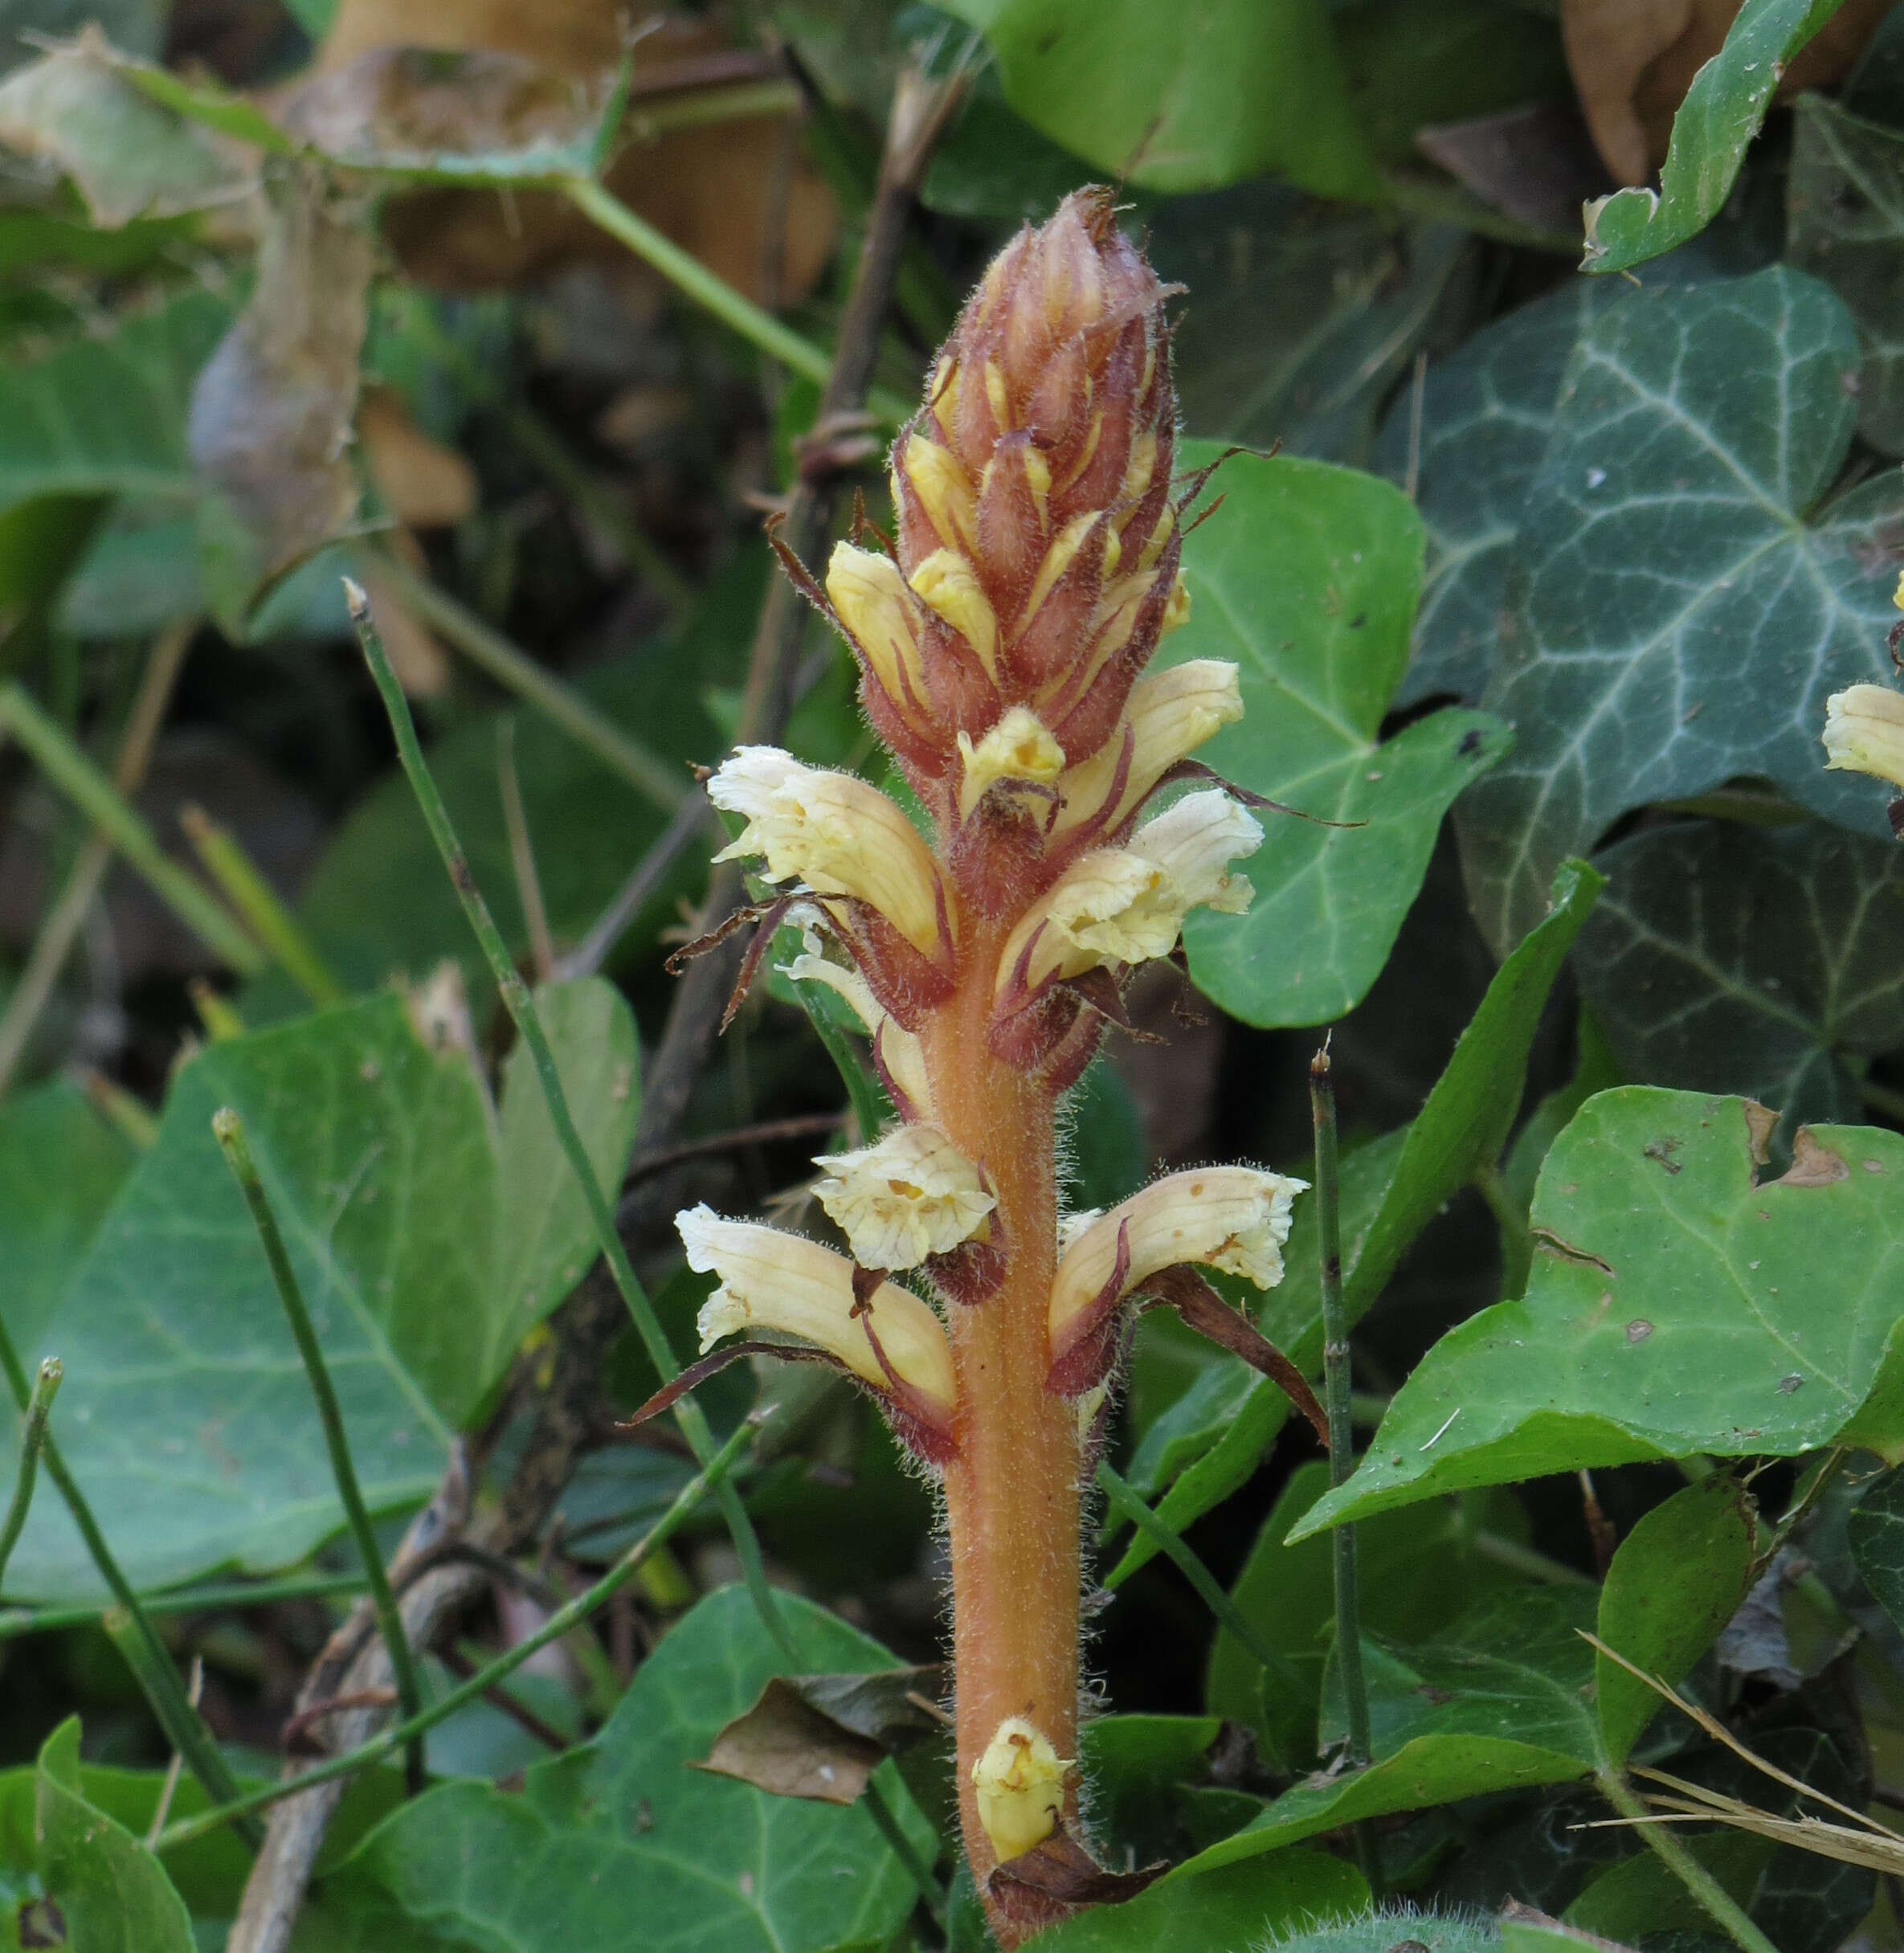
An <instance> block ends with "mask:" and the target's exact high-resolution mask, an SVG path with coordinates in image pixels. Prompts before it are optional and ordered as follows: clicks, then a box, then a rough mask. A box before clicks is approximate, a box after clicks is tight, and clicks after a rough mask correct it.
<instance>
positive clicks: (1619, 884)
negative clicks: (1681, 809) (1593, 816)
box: [1576, 821, 1904, 1131]
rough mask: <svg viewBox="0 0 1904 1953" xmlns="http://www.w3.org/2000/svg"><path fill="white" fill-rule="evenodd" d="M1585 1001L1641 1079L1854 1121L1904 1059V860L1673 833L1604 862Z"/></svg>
mask: <svg viewBox="0 0 1904 1953" xmlns="http://www.w3.org/2000/svg"><path fill="white" fill-rule="evenodd" d="M1600 860H1601V864H1602V865H1603V866H1604V868H1605V869H1606V871H1607V873H1608V877H1609V878H1610V879H1611V880H1612V891H1611V893H1609V894H1608V897H1607V898H1606V900H1605V901H1604V902H1603V903H1602V904H1601V905H1600V912H1599V913H1598V914H1597V915H1596V916H1595V917H1594V919H1593V920H1592V921H1591V922H1590V923H1589V924H1588V925H1587V929H1586V930H1585V931H1584V933H1583V934H1582V936H1581V938H1580V944H1579V950H1578V952H1577V955H1576V961H1577V963H1578V966H1579V978H1580V990H1581V994H1582V995H1583V997H1584V998H1585V999H1586V1001H1587V1003H1588V1004H1589V1006H1590V1007H1591V1009H1592V1011H1593V1012H1594V1015H1595V1016H1596V1019H1598V1021H1599V1022H1600V1024H1601V1025H1602V1026H1603V1027H1604V1030H1605V1032H1606V1035H1607V1037H1608V1041H1609V1043H1610V1044H1612V1049H1613V1052H1614V1054H1615V1056H1616V1058H1617V1059H1618V1060H1619V1063H1620V1068H1621V1069H1622V1070H1623V1071H1624V1073H1626V1075H1627V1076H1628V1077H1634V1078H1645V1079H1649V1080H1652V1081H1655V1082H1656V1083H1657V1084H1660V1085H1677V1086H1680V1087H1682V1088H1685V1089H1691V1090H1698V1091H1708V1092H1739V1093H1743V1094H1744V1095H1745V1096H1746V1097H1748V1098H1755V1099H1758V1100H1759V1101H1762V1102H1763V1104H1765V1105H1776V1106H1778V1107H1779V1109H1781V1110H1782V1111H1783V1113H1784V1114H1785V1118H1786V1123H1787V1130H1788V1131H1789V1130H1790V1129H1791V1128H1792V1126H1796V1125H1797V1124H1798V1123H1799V1122H1801V1121H1804V1120H1808V1119H1831V1118H1839V1119H1843V1118H1855V1117H1857V1113H1858V1108H1859V1104H1860V1100H1859V1095H1858V1089H1857V1078H1856V1077H1855V1075H1854V1074H1855V1072H1856V1071H1857V1070H1860V1069H1861V1068H1862V1064H1863V1061H1864V1060H1868V1059H1869V1058H1870V1057H1872V1056H1875V1055H1876V1054H1877V1053H1878V1052H1885V1051H1889V1050H1891V1049H1894V1048H1895V1047H1897V1046H1898V1045H1899V1044H1904V849H1901V848H1898V844H1896V842H1894V841H1872V840H1865V838H1864V837H1863V836H1861V835H1853V834H1846V833H1845V832H1844V831H1842V830H1841V829H1838V828H1834V827H1826V826H1824V823H1822V822H1819V821H1807V822H1805V823H1803V824H1802V825H1801V826H1799V827H1786V828H1780V829H1767V828H1761V827H1742V826H1737V825H1734V824H1733V823H1729V822H1724V821H1709V822H1702V823H1698V824H1696V825H1695V824H1692V823H1676V824H1674V825H1673V826H1671V827H1656V828H1653V829H1650V830H1649V831H1645V832H1643V833H1640V834H1636V835H1635V836H1633V837H1632V839H1631V840H1627V841H1623V842H1621V843H1620V845H1619V846H1618V847H1617V848H1612V849H1610V850H1609V851H1608V852H1607V853H1606V854H1605V855H1604V856H1601V857H1600Z"/></svg>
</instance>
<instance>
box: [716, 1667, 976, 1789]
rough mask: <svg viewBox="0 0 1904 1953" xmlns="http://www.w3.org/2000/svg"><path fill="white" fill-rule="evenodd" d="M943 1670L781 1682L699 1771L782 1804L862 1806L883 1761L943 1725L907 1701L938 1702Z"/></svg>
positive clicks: (782, 1678)
mask: <svg viewBox="0 0 1904 1953" xmlns="http://www.w3.org/2000/svg"><path fill="white" fill-rule="evenodd" d="M939 1685H940V1672H939V1670H938V1669H937V1668H912V1669H882V1670H879V1671H876V1672H875V1673H870V1674H864V1675H791V1676H788V1675H777V1676H775V1677H774V1679H773V1680H772V1681H770V1682H769V1683H768V1684H767V1685H766V1688H764V1689H762V1691H761V1693H760V1699H759V1700H758V1702H755V1703H754V1706H753V1707H752V1708H751V1709H750V1710H747V1711H746V1714H743V1715H739V1716H737V1717H735V1718H734V1719H733V1722H729V1724H728V1725H727V1726H726V1727H725V1729H723V1730H721V1733H720V1734H719V1735H717V1737H716V1738H714V1747H713V1749H712V1750H710V1751H709V1753H708V1755H707V1759H706V1760H705V1762H703V1763H697V1764H695V1765H694V1767H695V1768H696V1769H697V1770H706V1771H712V1772H713V1773H714V1775H717V1776H729V1777H737V1778H738V1779H740V1781H741V1782H742V1783H751V1784H752V1785H753V1786H754V1788H755V1789H757V1790H764V1791H766V1792H768V1793H769V1795H770V1796H776V1797H805V1798H808V1799H811V1800H815V1801H816V1802H819V1803H821V1804H853V1803H856V1802H857V1801H858V1800H859V1798H860V1793H861V1792H864V1789H865V1788H866V1779H868V1777H869V1776H871V1775H872V1772H873V1771H875V1770H876V1768H877V1767H879V1764H880V1761H881V1760H882V1759H884V1758H885V1756H886V1755H889V1753H890V1752H891V1751H893V1749H894V1748H897V1747H904V1745H905V1743H908V1742H909V1741H912V1740H913V1739H914V1738H917V1736H919V1735H921V1734H924V1733H925V1732H926V1731H928V1730H937V1729H938V1721H937V1719H936V1718H934V1717H933V1716H932V1715H930V1714H929V1713H927V1712H926V1711H925V1710H921V1708H920V1707H919V1706H917V1703H915V1702H913V1701H912V1700H910V1699H909V1698H910V1697H911V1696H913V1695H925V1694H928V1692H930V1693H931V1694H936V1693H937V1691H938V1687H939Z"/></svg>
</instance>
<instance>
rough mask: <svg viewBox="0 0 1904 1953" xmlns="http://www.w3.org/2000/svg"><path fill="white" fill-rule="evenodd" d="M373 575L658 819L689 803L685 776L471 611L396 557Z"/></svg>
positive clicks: (386, 558)
mask: <svg viewBox="0 0 1904 1953" xmlns="http://www.w3.org/2000/svg"><path fill="white" fill-rule="evenodd" d="M377 567H378V574H380V575H382V577H384V578H386V580H387V581H388V582H390V584H391V585H392V586H394V588H395V589H396V590H397V592H398V594H399V595H400V596H401V597H402V599H403V601H404V602H405V603H407V604H409V605H410V607H411V608H412V609H413V610H415V611H416V612H417V614H418V615H419V616H420V617H422V618H423V619H425V620H426V621H427V622H428V623H431V624H433V625H434V626H435V627H436V629H437V630H439V631H441V632H442V633H443V635H444V636H445V637H446V638H447V639H449V641H450V642H451V644H454V645H455V646H456V648H457V650H459V651H460V652H462V653H463V655H464V656H465V657H466V658H468V660H469V661H470V663H471V664H475V665H477V666H479V667H480V668H481V669H482V670H484V671H485V672H488V674H489V676H491V677H492V678H493V679H494V680H496V683H497V684H500V685H501V686H502V687H503V688H505V690H506V691H509V692H513V693H515V695H516V697H518V698H519V699H521V701H522V702H523V703H524V704H525V705H529V706H532V707H533V709H535V710H536V711H537V712H539V713H541V715H542V717H544V718H545V719H546V720H547V721H549V722H550V725H557V726H560V727H561V729H562V730H563V731H564V732H565V733H567V734H568V735H569V737H570V738H571V739H573V740H574V742H575V743H576V745H578V746H581V747H582V749H583V750H585V751H586V752H590V753H592V754H594V756H595V758H597V759H599V760H600V761H601V762H602V764H603V766H606V767H607V768H608V769H609V770H610V771H611V772H612V773H615V774H619V775H620V776H621V778H623V779H624V780H626V781H627V782H628V784H629V785H630V786H631V787H633V788H634V789H635V791H636V792H637V793H638V794H639V795H642V797H643V798H644V799H648V800H650V801H652V802H653V803H654V804H655V805H656V807H660V810H661V811H662V812H663V813H664V814H672V812H673V811H674V810H675V808H676V806H677V805H679V803H680V801H681V800H682V799H684V797H685V796H686V794H687V791H688V784H687V779H686V775H685V771H684V769H680V768H677V767H674V766H669V765H668V762H666V761H665V760H662V759H659V758H656V756H655V755H654V754H652V753H651V752H649V751H648V748H647V747H646V746H643V745H641V744H640V743H639V742H638V741H636V740H634V739H631V738H630V737H628V735H627V733H624V732H623V730H622V729H621V728H620V727H619V725H616V724H615V721H613V720H612V719H611V718H609V717H607V714H606V713H602V712H600V711H598V710H597V709H596V708H595V707H594V706H593V705H590V703H589V701H587V700H586V698H584V697H582V694H581V693H579V692H578V691H576V690H575V688H574V687H573V686H572V685H566V684H563V683H562V680H560V679H559V678H558V677H556V676H554V674H553V673H552V672H546V671H545V670H544V669H543V668H542V667H541V665H539V664H537V663H536V661H535V660H534V659H533V658H532V657H530V656H529V653H528V652H525V651H523V650H521V649H520V648H518V647H517V646H516V645H514V644H511V643H510V642H509V639H507V638H506V637H505V636H504V635H502V633H501V631H492V630H491V629H490V627H489V626H488V625H487V624H486V623H484V622H483V620H482V619H481V618H480V617H478V616H477V615H476V613H475V611H469V610H465V609H464V607H463V606H462V605H461V604H460V603H458V602H457V601H456V599H455V598H454V597H452V596H451V595H450V594H448V593H447V591H444V590H439V589H438V588H437V586H435V584H434V583H432V582H429V581H427V579H426V578H423V577H419V576H418V575H417V574H415V572H414V571H413V570H410V569H409V568H408V567H407V566H406V565H404V564H403V563H401V562H398V560H397V558H395V557H394V556H392V555H388V554H379V555H378V558H377Z"/></svg>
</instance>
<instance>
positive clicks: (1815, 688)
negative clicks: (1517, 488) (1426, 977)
mask: <svg viewBox="0 0 1904 1953" xmlns="http://www.w3.org/2000/svg"><path fill="white" fill-rule="evenodd" d="M1857 358H1858V355H1857V341H1856V337H1855V335H1854V334H1853V331H1852V328H1851V321H1850V320H1849V317H1848V316H1847V314H1846V313H1845V308H1844V307H1843V305H1842V304H1841V303H1840V302H1839V300H1837V298H1836V297H1834V296H1832V293H1831V292H1828V290H1827V289H1826V288H1824V286H1823V285H1821V284H1819V283H1818V282H1817V281H1816V280H1815V279H1810V278H1807V277H1804V276H1802V275H1801V274H1800V273H1798V272H1792V271H1790V270H1788V269H1787V268H1784V267H1783V266H1775V267H1774V268H1772V269H1771V270H1770V271H1766V272H1757V273H1755V274H1754V275H1753V276H1751V277H1750V278H1741V279H1734V280H1726V281H1723V282H1715V283H1712V284H1703V285H1695V286H1690V287H1682V288H1664V289H1660V290H1653V289H1650V288H1649V289H1648V290H1645V291H1644V292H1636V293H1633V294H1632V295H1630V296H1628V298H1627V299H1626V300H1624V301H1623V302H1621V303H1620V304H1617V305H1615V306H1613V307H1612V308H1610V309H1609V310H1608V311H1606V312H1604V313H1602V314H1601V316H1600V317H1599V318H1598V319H1596V321H1594V322H1593V323H1592V325H1590V326H1589V327H1588V328H1587V330H1586V332H1585V333H1583V336H1582V337H1581V339H1580V341H1579V344H1578V345H1577V346H1576V347H1575V352H1574V356H1573V358H1572V361H1571V363H1570V365H1569V366H1568V369H1567V379H1566V382H1565V384H1564V386H1563V388H1562V390H1561V394H1560V399H1559V407H1558V410H1557V412H1556V415H1555V425H1554V432H1553V435H1552V438H1551V441H1550V442H1549V444H1548V447H1547V451H1546V458H1545V459H1544V460H1543V461H1542V464H1541V467H1540V469H1539V472H1538V474H1537V475H1536V476H1535V477H1534V481H1533V484H1532V485H1531V487H1530V488H1529V490H1528V492H1527V495H1526V509H1525V513H1524V514H1523V516H1522V521H1521V525H1520V529H1519V531H1518V536H1517V539H1516V542H1515V560H1514V570H1513V573H1512V576H1511V578H1510V592H1509V602H1508V610H1507V615H1506V619H1505V621H1504V623H1503V627H1502V639H1501V644H1500V648H1499V652H1498V656H1497V663H1496V666H1495V675H1494V678H1493V683H1492V684H1490V685H1489V689H1488V693H1487V696H1486V701H1485V703H1486V704H1487V705H1488V707H1489V709H1490V710H1492V711H1494V712H1497V713H1500V714H1501V715H1502V717H1504V718H1506V719H1507V720H1509V721H1511V722H1512V723H1513V725H1514V751H1513V754H1511V756H1510V758H1508V759H1507V760H1506V762H1504V763H1503V764H1502V766H1499V767H1497V769H1495V770H1494V771H1493V773H1491V774H1489V776H1488V777H1487V778H1485V780H1483V781H1481V782H1479V783H1478V784H1477V786H1476V787H1475V789H1474V791H1473V793H1472V794H1470V795H1469V796H1468V798H1467V799H1465V801H1464V802H1463V803H1462V805H1461V810H1460V811H1459V813H1458V815H1457V829H1458V831H1459V832H1460V835H1461V850H1462V856H1463V861H1464V864H1465V868H1466V871H1467V875H1468V882H1469V889H1470V891H1471V893H1472V894H1473V900H1474V907H1475V913H1476V915H1477V919H1478V920H1479V921H1480V922H1481V928H1482V930H1483V932H1484V934H1486V935H1488V936H1489V938H1490V939H1491V940H1492V941H1493V942H1495V943H1496V944H1497V946H1500V945H1504V944H1506V943H1507V942H1513V941H1514V939H1515V938H1517V937H1518V936H1519V935H1521V934H1522V933H1523V932H1524V931H1525V930H1526V928H1527V926H1528V925H1529V924H1530V922H1531V921H1533V920H1534V917H1536V916H1538V914H1539V913H1541V910H1542V907H1543V906H1544V904H1545V898H1546V887H1547V883H1548V881H1549V880H1550V879H1551V876H1552V874H1553V872H1554V870H1555V868H1556V867H1557V866H1558V865H1559V863H1560V861H1561V860H1563V858H1564V857H1565V856H1567V855H1569V854H1576V853H1583V852H1587V850H1589V849H1590V848H1591V847H1592V846H1593V845H1594V844H1596V842H1597V841H1598V840H1600V836H1602V835H1603V834H1604V832H1605V831H1607V829H1608V827H1611V826H1612V824H1613V823H1615V822H1616V821H1617V820H1618V819H1620V817H1621V816H1622V815H1624V814H1626V813H1628V812H1629V811H1632V809H1634V808H1636V807H1642V806H1645V805H1646V804H1647V803H1649V802H1652V801H1656V800H1667V799H1685V798H1686V797H1688V796H1690V795H1698V794H1702V793H1706V792H1708V791H1710V790H1711V789H1713V788H1714V787H1720V786H1722V785H1723V784H1725V782H1727V781H1728V780H1730V779H1731V778H1734V776H1737V775H1742V774H1743V775H1751V776H1756V777H1763V778H1769V779H1770V780H1771V781H1772V782H1774V783H1775V785H1776V786H1778V787H1779V788H1781V789H1782V790H1783V791H1784V792H1785V793H1787V794H1788V795H1790V796H1791V797H1792V798H1793V799H1796V800H1798V801H1799V802H1800V803H1802V804H1803V805H1804V806H1806V807H1809V808H1811V809H1812V811H1814V812H1816V813H1819V814H1822V815H1824V816H1825V817H1826V818H1827V819H1831V820H1834V821H1837V822H1838V823H1840V824H1841V825H1843V826H1845V827H1852V828H1856V829H1861V830H1863V831H1868V832H1870V833H1873V834H1878V835H1883V834H1885V833H1886V831H1887V830H1886V825H1885V820H1884V808H1883V803H1882V796H1881V795H1875V794H1873V793H1870V792H1869V791H1865V789H1866V787H1867V786H1868V782H1864V781H1862V780H1860V779H1857V778H1855V777H1854V776H1852V775H1849V774H1837V773H1827V772H1826V771H1825V770H1824V756H1823V748H1822V747H1821V746H1820V743H1819V733H1820V728H1821V727H1822V726H1823V725H1824V701H1825V698H1826V697H1827V695H1828V693H1832V692H1834V691H1837V690H1839V689H1840V688H1842V687H1844V686H1845V685H1847V684H1852V683H1853V682H1855V681H1856V680H1860V679H1882V678H1884V677H1886V676H1888V675H1889V660H1887V659H1886V656H1885V652H1884V638H1885V633H1886V631H1887V630H1888V629H1889V627H1890V625H1889V619H1890V618H1891V617H1893V616H1894V615H1895V613H1894V611H1892V610H1891V608H1890V594H1891V589H1892V586H1893V585H1894V583H1895V582H1896V580H1897V572H1898V560H1899V557H1900V555H1901V554H1904V484H1899V483H1898V481H1897V480H1895V479H1894V476H1892V475H1890V474H1889V473H1887V474H1886V475H1884V476H1880V477H1879V478H1878V479H1877V480H1872V481H1868V482H1866V483H1865V484H1864V485H1863V486H1861V487H1860V488H1854V489H1853V490H1851V491H1850V492H1849V493H1847V494H1845V495H1842V496H1839V497H1837V499H1836V500H1835V501H1831V502H1828V503H1824V505H1822V506H1820V504H1821V502H1823V498H1824V496H1825V494H1826V492H1827V491H1828V489H1829V488H1830V487H1831V484H1832V481H1833V480H1834V479H1835V477H1836V476H1837V472H1838V470H1839V468H1841V465H1842V464H1843V463H1844V460H1845V453H1846V451H1847V448H1848V447H1849V443H1850V439H1851V436H1852V431H1853V423H1854V422H1855V419H1856V417H1857V400H1856V397H1855V391H1854V388H1855V381H1856V375H1857ZM1772 401H1777V402H1779V403H1780V406H1779V411H1777V412H1773V411H1770V407H1769V403H1770V402H1772Z"/></svg>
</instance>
